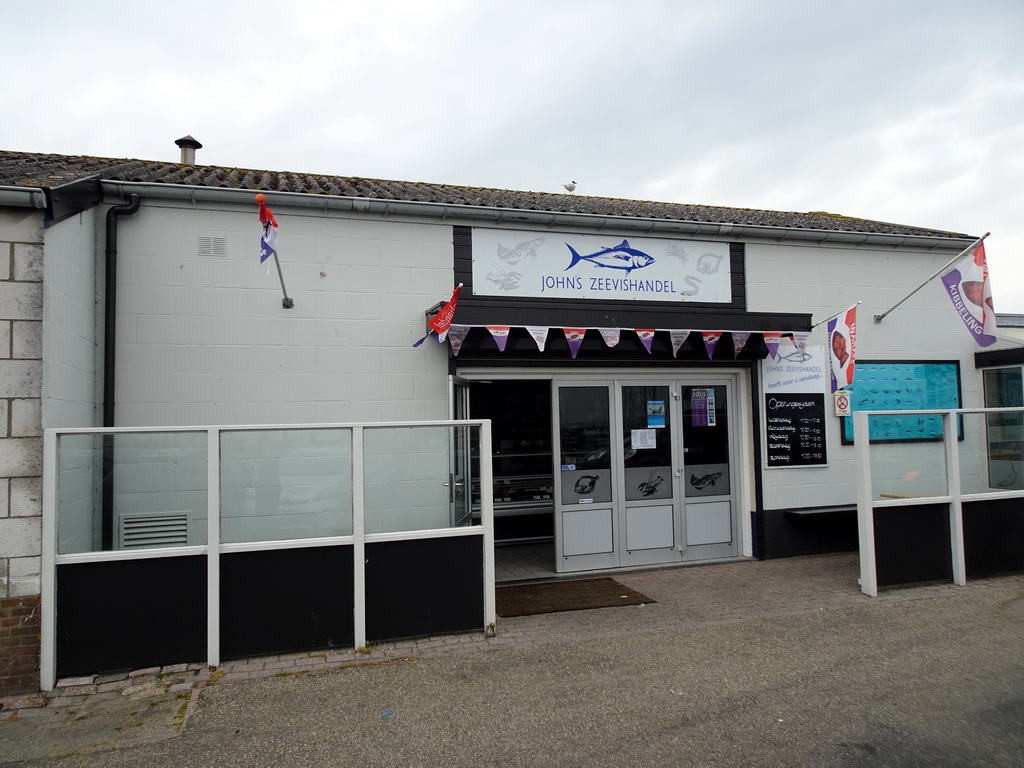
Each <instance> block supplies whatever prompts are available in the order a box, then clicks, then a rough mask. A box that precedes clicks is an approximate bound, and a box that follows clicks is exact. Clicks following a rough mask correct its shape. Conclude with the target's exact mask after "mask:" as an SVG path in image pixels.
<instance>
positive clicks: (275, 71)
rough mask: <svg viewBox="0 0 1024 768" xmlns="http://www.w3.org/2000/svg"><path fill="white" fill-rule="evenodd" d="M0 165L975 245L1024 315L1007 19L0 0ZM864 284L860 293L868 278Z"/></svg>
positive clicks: (609, 5)
mask: <svg viewBox="0 0 1024 768" xmlns="http://www.w3.org/2000/svg"><path fill="white" fill-rule="evenodd" d="M0 27H2V28H3V29H4V32H5V34H4V35H3V38H4V44H3V46H2V50H0V65H2V67H3V71H4V72H5V73H6V75H5V83H4V91H3V100H2V103H3V105H4V108H3V114H4V119H3V120H0V147H2V148H4V149H11V150H20V151H30V152H58V153H66V154H87V155H99V156H109V157H134V158H143V159H160V160H170V161H174V160H176V159H177V157H178V149H177V147H175V146H174V144H173V141H174V139H176V138H178V137H180V136H184V135H185V134H191V135H192V136H195V137H196V138H197V139H198V140H199V141H201V142H202V143H203V145H204V148H203V149H202V150H200V152H199V155H198V159H199V162H202V163H208V164H213V165H226V166H237V167H242V168H256V169H269V170H288V171H304V172H313V173H322V174H339V175H351V176H367V177H375V178H387V179H401V180H409V181H428V182H438V183H446V184H465V185H470V186H483V187H496V188H505V189H525V190H535V191H546V192H561V191H562V188H561V185H562V183H564V182H567V181H569V180H576V181H577V182H578V185H579V187H578V190H577V194H590V195H607V196H612V197H623V198H636V199H645V200H658V201H672V202H683V203H700V204H706V205H725V206H742V207H751V208H768V209H774V210H788V211H830V212H833V213H842V214H845V215H849V216H859V217H864V218H871V219H879V220H883V221H892V222H898V223H901V224H912V225H918V226H924V227H932V228H936V229H943V230H950V231H956V232H963V233H968V234H978V235H980V234H983V233H985V232H987V231H991V232H992V236H991V237H990V238H989V240H988V242H987V251H988V258H989V266H990V269H991V274H992V280H993V286H994V293H995V306H996V309H997V310H998V311H1000V312H1015V313H1024V258H1022V257H1024V213H1022V211H1021V206H1022V200H1024V194H1022V181H1024V2H1021V0H973V2H966V0H962V1H958V2H950V1H949V0H886V1H885V2H878V1H877V0H858V1H857V2H846V1H845V0H832V1H831V2H823V1H822V0H815V1H814V2H805V1H804V0H770V1H769V0H633V2H624V1H623V0H542V1H537V0H500V1H499V0H488V1H485V0H393V1H389V0H378V1H376V2H374V1H371V0H358V1H352V0H305V1H304V2H299V1H298V0H295V1H294V2H288V3H286V2H277V3H271V2H265V1H264V0H245V2H238V1H236V0H205V2H193V1H192V0H178V2H175V3H153V2H146V1H145V0H131V1H130V2H115V1H112V0H94V2H90V3H83V2H81V1H80V0H73V1H69V0H48V2H46V3H30V2H28V0H0ZM879 279H880V280H882V279H884V276H879Z"/></svg>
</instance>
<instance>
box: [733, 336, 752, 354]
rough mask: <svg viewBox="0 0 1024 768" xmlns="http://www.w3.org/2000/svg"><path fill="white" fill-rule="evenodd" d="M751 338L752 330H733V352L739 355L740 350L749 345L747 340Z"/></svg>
mask: <svg viewBox="0 0 1024 768" xmlns="http://www.w3.org/2000/svg"><path fill="white" fill-rule="evenodd" d="M749 339H750V331H733V332H732V348H733V352H734V353H735V354H736V355H737V356H739V354H740V352H741V351H742V350H743V348H744V347H745V346H746V345H747V341H748V340H749Z"/></svg>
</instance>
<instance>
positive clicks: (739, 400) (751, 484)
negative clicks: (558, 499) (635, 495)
mask: <svg viewBox="0 0 1024 768" xmlns="http://www.w3.org/2000/svg"><path fill="white" fill-rule="evenodd" d="M449 379H450V381H452V382H459V383H465V382H472V381H490V380H499V379H500V380H512V381H514V380H516V379H519V380H538V381H543V380H547V381H550V382H551V386H552V402H551V408H552V420H551V421H552V447H553V453H557V450H556V449H557V446H558V431H557V415H558V414H557V409H558V402H557V391H556V388H557V386H558V385H560V384H576V385H583V386H585V385H587V384H591V385H593V384H596V383H598V382H607V383H609V384H614V385H615V388H614V389H613V390H612V393H611V394H612V397H613V402H617V401H618V398H619V394H618V387H619V386H621V385H623V384H625V385H627V386H628V385H635V384H642V385H652V384H653V385H661V384H664V383H666V382H668V384H669V386H670V387H674V393H679V392H680V391H681V390H680V387H682V386H704V385H708V386H711V385H714V384H725V385H726V386H727V388H728V392H729V396H730V400H729V412H730V427H729V429H730V438H729V439H730V465H731V468H732V472H733V479H734V481H735V482H734V483H733V485H732V489H731V499H732V502H733V504H734V505H735V511H734V514H733V526H734V532H735V536H736V537H737V539H736V550H735V556H736V557H752V556H753V521H752V516H751V510H753V509H754V508H755V506H754V505H755V477H754V473H755V471H756V465H755V462H754V451H753V445H754V435H755V430H754V423H753V406H752V403H753V400H752V395H751V392H752V386H753V385H752V371H751V369H750V368H749V367H736V366H728V367H715V368H702V367H680V368H650V369H644V370H635V369H627V368H611V367H594V368H588V369H587V370H586V371H572V370H568V369H566V368H557V367H547V366H545V367H537V368H509V367H504V366H502V367H483V366H481V367H469V368H459V369H458V371H457V375H455V376H450V377H449ZM674 393H673V394H674ZM673 402H674V403H676V406H675V407H674V408H673V413H674V414H675V415H674V418H676V419H677V420H678V425H677V427H676V428H674V429H673V432H674V434H673V438H672V439H673V442H674V446H673V450H674V451H676V454H675V455H677V456H678V455H679V453H678V450H679V447H678V446H679V441H681V440H682V411H681V408H680V405H681V401H680V400H676V399H675V398H674V397H673ZM450 404H451V407H454V393H453V398H452V399H451V401H450ZM617 415H618V416H619V417H620V418H621V414H620V412H619V411H617V410H616V411H615V412H613V413H612V418H615V417H616V416H617ZM616 429H621V425H620V426H618V427H617V428H616ZM620 442H621V441H620ZM612 450H613V452H615V451H617V452H618V456H617V458H616V456H615V454H614V453H613V461H617V462H619V463H621V461H622V446H621V445H619V446H617V447H616V446H615V445H613V446H612ZM677 469H678V468H677ZM558 470H559V457H558V456H554V457H553V471H554V472H555V474H556V476H557V473H558ZM618 474H619V473H617V472H615V473H613V477H617V476H618ZM615 482H619V481H618V480H615ZM679 492H680V493H681V485H680V489H679ZM620 497H621V493H620ZM682 498H683V501H682V502H677V501H676V500H675V499H673V504H674V506H675V508H676V512H675V514H676V516H677V517H679V516H681V515H682V510H683V506H684V503H685V497H682ZM555 515H556V518H555V523H556V525H555V530H556V537H557V536H558V535H559V534H558V530H559V525H558V507H557V505H556V512H555ZM684 522H685V521H684V520H682V519H677V520H676V523H675V524H676V525H677V526H680V527H678V528H677V530H682V527H681V526H682V524H683V523H684ZM616 535H621V534H620V533H619V531H618V530H616ZM555 546H556V566H557V565H558V561H559V560H560V559H561V555H560V553H561V544H560V542H559V541H557V539H556V542H555ZM703 559H705V558H699V559H692V560H691V559H689V558H687V557H685V556H683V554H680V556H679V560H678V562H689V561H692V562H699V561H700V560H703ZM708 559H716V558H714V557H712V558H708ZM610 567H611V568H622V567H641V566H640V565H639V564H638V565H636V566H629V565H621V564H619V563H618V560H616V564H615V565H612V566H610Z"/></svg>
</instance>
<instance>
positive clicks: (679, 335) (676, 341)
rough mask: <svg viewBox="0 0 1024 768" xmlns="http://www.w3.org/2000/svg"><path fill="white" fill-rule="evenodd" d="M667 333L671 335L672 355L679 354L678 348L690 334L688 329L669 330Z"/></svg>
mask: <svg viewBox="0 0 1024 768" xmlns="http://www.w3.org/2000/svg"><path fill="white" fill-rule="evenodd" d="M668 335H669V336H671V337H672V357H675V356H676V355H678V354H679V348H680V347H681V346H683V344H685V343H686V340H687V339H688V338H689V336H690V332H689V331H669V332H668Z"/></svg>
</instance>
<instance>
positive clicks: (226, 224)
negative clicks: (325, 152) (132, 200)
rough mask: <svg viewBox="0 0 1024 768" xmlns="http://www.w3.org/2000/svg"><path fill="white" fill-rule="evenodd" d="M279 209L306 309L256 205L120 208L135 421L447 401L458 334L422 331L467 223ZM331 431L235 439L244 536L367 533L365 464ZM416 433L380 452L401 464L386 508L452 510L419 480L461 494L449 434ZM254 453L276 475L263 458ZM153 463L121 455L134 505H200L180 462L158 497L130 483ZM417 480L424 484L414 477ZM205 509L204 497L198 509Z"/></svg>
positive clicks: (426, 411) (121, 324) (233, 461)
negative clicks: (429, 445)
mask: <svg viewBox="0 0 1024 768" xmlns="http://www.w3.org/2000/svg"><path fill="white" fill-rule="evenodd" d="M273 210H274V214H275V216H276V218H277V220H278V222H279V224H280V234H279V248H280V261H281V267H282V270H283V273H284V279H285V284H286V285H287V288H288V294H289V296H290V297H291V298H293V299H294V302H295V306H294V308H293V309H283V308H282V306H281V299H282V293H281V287H280V282H279V279H278V275H277V271H276V269H275V268H274V266H273V261H272V260H270V261H268V262H267V263H265V264H263V265H260V263H259V258H258V253H259V247H258V246H259V236H260V234H261V229H260V225H259V223H258V220H257V216H256V206H255V204H253V205H252V206H251V207H241V206H238V207H229V206H221V207H217V208H215V209H207V210H196V209H193V208H192V207H191V206H180V205H177V204H174V203H171V202H166V201H153V200H144V201H143V204H142V207H141V209H140V211H139V212H138V213H137V214H135V215H134V216H130V217H123V218H121V219H120V220H119V236H118V243H119V267H118V314H117V324H118V325H117V379H116V381H117V385H116V400H117V409H116V413H117V417H116V423H117V425H118V426H149V425H161V426H164V425H166V426H174V425H196V424H236V425H239V424H320V423H345V422H380V421H420V420H431V419H445V418H447V397H448V395H447V352H448V350H447V347H446V346H439V345H436V344H429V345H425V346H423V347H420V348H413V346H412V343H413V341H415V340H416V339H418V338H419V337H420V336H422V335H423V333H424V331H425V329H426V326H425V324H424V320H425V318H424V310H426V309H427V308H428V307H430V306H432V305H433V304H435V303H436V302H437V301H439V300H446V299H447V298H448V297H449V296H450V294H451V290H452V274H453V247H452V228H451V226H450V225H443V224H424V223H422V222H403V221H399V220H388V221H379V220H372V219H367V218H362V219H361V218H356V217H343V216H339V215H335V214H332V215H330V216H323V215H318V214H312V213H310V212H309V211H308V209H303V210H301V211H291V210H289V209H288V208H286V207H279V206H273ZM201 237H212V238H223V240H224V246H225V255H224V256H203V255H200V252H199V249H198V241H199V238H201ZM292 437H293V438H294V437H295V436H294V435H292ZM325 437H327V434H326V433H323V434H321V435H320V436H319V437H317V436H314V437H313V441H312V443H309V444H308V445H307V444H306V443H305V442H303V445H301V446H299V445H292V444H291V443H293V442H294V440H292V439H291V438H288V439H286V442H289V440H290V441H291V443H289V444H288V445H283V446H277V444H276V443H275V442H273V441H270V440H268V441H267V443H266V444H265V445H263V446H258V447H255V448H252V449H251V450H250V449H249V448H240V450H241V451H242V452H241V453H240V454H239V455H237V456H233V457H229V456H225V459H227V462H226V463H225V465H224V473H225V474H224V476H223V481H224V483H225V493H224V494H223V498H222V502H223V503H224V509H223V513H224V524H223V532H224V535H225V537H226V539H227V540H230V541H253V540H263V539H280V538H295V537H301V536H322V535H343V534H346V533H350V532H351V479H350V468H349V466H348V464H347V460H346V461H342V460H340V459H339V456H340V454H337V455H336V452H332V451H334V450H335V449H334V448H332V447H331V446H329V445H327V444H322V443H323V440H322V439H320V438H325ZM275 446H277V447H275ZM278 448H280V449H281V450H278ZM403 448H405V450H404V451H403V453H402V455H391V456H389V457H388V466H387V467H377V466H376V464H375V460H374V459H373V458H372V457H368V458H367V463H366V466H367V472H368V474H369V475H371V476H372V477H378V476H386V477H387V479H386V480H384V481H382V482H375V481H373V480H371V481H370V482H371V487H370V488H368V496H369V497H370V499H371V502H372V504H373V505H374V506H375V508H376V509H377V510H378V512H379V514H377V515H376V516H375V517H374V520H377V521H378V522H377V523H372V522H371V524H370V525H371V526H376V527H374V529H375V530H402V529H404V528H406V527H410V526H411V527H420V528H422V527H444V526H445V525H447V524H448V519H449V516H448V505H447V496H446V495H445V496H444V504H443V506H442V505H441V504H440V503H439V502H438V501H437V500H431V501H429V502H424V499H423V491H422V485H420V484H417V483H410V482H408V481H409V480H418V479H420V478H422V476H423V474H424V473H427V474H430V473H434V474H436V475H437V478H436V479H437V487H438V488H439V489H441V490H440V491H439V492H438V496H439V497H440V495H441V494H442V492H443V493H444V494H446V493H447V490H446V489H444V488H442V486H441V485H440V483H441V481H443V480H444V479H446V477H447V472H448V470H447V462H448V455H447V444H446V445H445V446H444V447H443V449H436V448H435V449H430V450H427V449H416V450H412V451H410V449H409V448H408V446H403ZM324 450H327V451H328V453H330V455H326V454H323V451H324ZM254 451H255V452H254ZM296 451H298V453H296ZM309 451H313V452H314V453H309ZM317 452H319V453H317ZM410 452H411V453H413V454H416V455H409V456H406V455H405V454H409V453H410ZM403 457H404V458H403ZM342 458H343V457H342ZM254 462H255V464H258V465H259V466H261V467H263V468H264V469H265V470H266V473H265V475H266V476H263V477H260V478H256V477H247V476H246V475H245V472H247V471H250V470H251V468H252V467H253V466H254ZM396 467H397V468H398V469H399V470H400V471H401V473H402V476H403V479H404V480H403V481H402V482H396V481H395V477H394V470H395V468H396ZM143 469H144V467H141V466H132V465H130V464H127V463H126V464H124V465H119V467H118V484H117V485H118V492H117V505H118V508H119V510H120V508H121V507H124V505H126V504H127V505H129V506H132V508H137V509H139V510H146V511H155V510H158V509H159V508H161V507H160V505H161V504H163V505H164V506H166V507H167V510H168V511H171V508H172V507H173V508H174V509H186V508H189V509H191V508H192V506H193V505H191V504H190V503H185V502H186V501H187V499H184V497H183V495H182V494H183V491H185V490H187V488H184V487H178V485H177V484H176V481H175V478H174V477H166V478H163V481H161V482H160V483H158V485H157V486H154V491H156V490H159V491H160V493H156V492H154V493H153V494H152V496H151V498H149V499H144V498H142V496H141V495H140V494H128V495H126V493H125V489H126V488H127V487H128V486H127V485H125V484H126V483H130V482H133V478H136V476H137V475H138V473H139V472H140V471H142V470H143ZM435 470H436V472H435ZM274 472H277V474H278V477H277V479H275V478H273V477H271V475H272V474H273V473H274ZM339 472H340V473H341V475H342V476H340V477H339ZM432 476H433V475H431V477H432ZM157 480H159V478H157ZM168 484H170V485H168ZM412 485H415V486H417V487H418V488H419V490H414V491H412V492H411V493H410V491H409V488H410V487H411V486H412ZM160 494H163V495H160ZM292 502H295V503H292ZM175 505H177V506H175ZM271 507H272V508H271ZM428 507H429V511H427V508H428ZM125 509H128V507H125ZM399 510H404V511H403V512H399ZM128 511H131V509H128ZM203 516H204V515H201V514H200V512H199V509H198V507H196V508H195V510H194V512H193V515H192V516H191V517H196V519H199V518H201V517H203ZM426 523H429V524H426ZM190 528H191V524H190Z"/></svg>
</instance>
